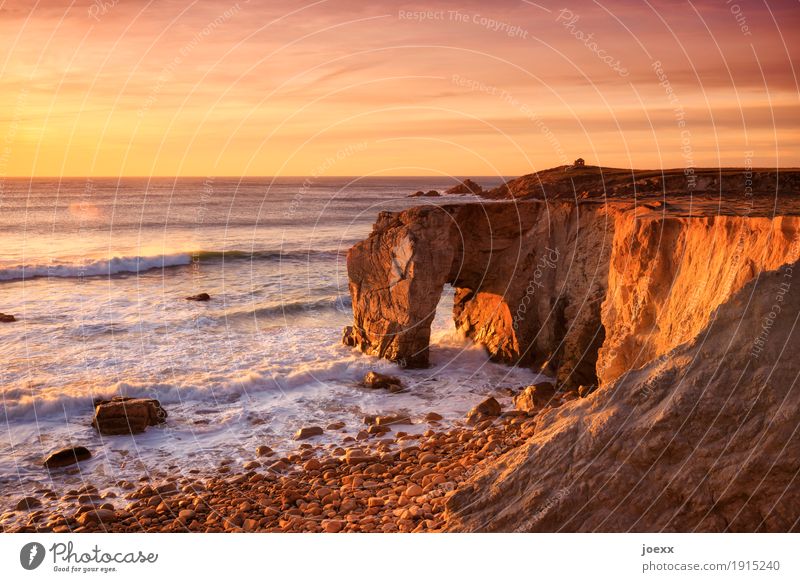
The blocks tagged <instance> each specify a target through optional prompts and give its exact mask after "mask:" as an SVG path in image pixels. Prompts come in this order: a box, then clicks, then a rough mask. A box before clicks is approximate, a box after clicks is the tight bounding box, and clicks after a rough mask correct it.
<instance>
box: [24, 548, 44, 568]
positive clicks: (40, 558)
mask: <svg viewBox="0 0 800 582" xmlns="http://www.w3.org/2000/svg"><path fill="white" fill-rule="evenodd" d="M44 554H45V552H44V546H43V545H42V544H40V543H39V542H30V543H27V544H25V545H24V546H22V549H21V550H20V551H19V563H20V564H22V567H23V568H25V569H26V570H35V569H36V568H38V567H39V566H41V565H42V562H44Z"/></svg>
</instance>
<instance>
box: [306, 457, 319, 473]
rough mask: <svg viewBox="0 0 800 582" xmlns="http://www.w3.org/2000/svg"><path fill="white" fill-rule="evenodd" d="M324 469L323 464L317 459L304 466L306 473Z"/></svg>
mask: <svg viewBox="0 0 800 582" xmlns="http://www.w3.org/2000/svg"><path fill="white" fill-rule="evenodd" d="M321 467H322V463H320V462H319V461H318V460H317V459H309V460H308V461H306V462H305V464H304V465H303V470H304V471H318V470H319V469H320V468H321Z"/></svg>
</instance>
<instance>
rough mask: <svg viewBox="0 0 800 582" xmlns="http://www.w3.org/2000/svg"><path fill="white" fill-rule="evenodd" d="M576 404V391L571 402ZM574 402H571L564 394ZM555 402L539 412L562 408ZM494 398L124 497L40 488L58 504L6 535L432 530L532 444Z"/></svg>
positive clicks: (27, 502) (260, 452) (521, 424)
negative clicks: (462, 415) (501, 464)
mask: <svg viewBox="0 0 800 582" xmlns="http://www.w3.org/2000/svg"><path fill="white" fill-rule="evenodd" d="M570 397H574V395H572V396H570ZM568 398H569V397H568ZM561 403H562V400H561V399H559V398H553V399H551V400H550V401H549V402H548V403H547V404H546V405H544V404H543V405H542V407H541V409H544V406H559V405H560V404H561ZM498 408H499V407H498V405H497V402H496V401H495V400H494V399H493V398H490V399H488V400H487V401H485V402H483V403H480V404H479V405H477V406H476V407H475V409H473V411H471V413H470V415H469V418H468V419H467V420H465V421H464V422H459V423H456V424H455V425H450V426H444V425H443V424H442V420H441V416H440V415H438V414H436V413H435V412H430V413H428V414H427V415H425V416H424V418H421V419H419V420H418V422H421V423H425V424H426V425H427V427H428V428H427V430H426V431H425V432H424V433H422V434H409V433H408V432H406V431H404V430H403V428H404V427H406V428H407V424H406V423H409V422H411V421H410V420H409V419H408V418H387V417H383V418H381V417H378V418H367V419H365V420H366V421H368V422H369V423H370V424H369V425H367V424H365V427H367V426H368V428H365V430H362V431H360V432H359V433H358V434H357V435H356V436H355V437H354V436H344V437H343V438H342V440H341V442H340V443H329V444H325V445H320V444H315V443H314V442H313V441H305V440H304V441H298V446H297V449H296V451H295V452H294V453H292V454H289V455H287V456H284V457H278V456H277V455H276V454H275V453H274V452H273V451H272V449H271V448H270V447H268V446H266V445H264V446H261V447H259V448H258V449H257V451H254V456H253V459H252V460H250V461H247V462H245V463H244V464H243V465H242V466H240V467H235V466H233V464H231V463H227V462H223V464H221V465H220V467H219V468H218V471H217V473H216V474H215V475H213V476H210V477H206V478H202V477H199V476H197V477H194V476H192V475H183V476H176V477H173V478H168V479H166V480H165V481H162V482H149V481H143V482H141V483H138V484H134V483H130V482H121V483H119V484H118V485H120V487H121V488H122V489H124V490H127V491H128V493H126V494H124V495H123V496H121V497H117V496H116V495H115V494H113V493H111V494H109V493H106V494H102V495H101V494H99V493H98V489H97V488H96V487H95V486H93V485H91V484H87V485H86V486H84V487H82V488H79V489H71V490H68V491H56V490H55V488H51V489H42V490H40V491H37V492H36V494H37V495H38V496H40V497H41V498H42V499H46V500H58V501H59V507H60V508H61V509H60V510H58V511H46V510H44V509H43V508H42V503H41V501H40V499H39V498H37V497H26V498H25V499H22V500H19V502H18V503H17V507H16V511H15V512H11V513H7V514H6V515H4V516H0V523H7V522H8V521H9V519H10V518H11V517H13V516H14V515H17V514H19V513H21V512H24V513H25V514H26V515H27V522H26V523H24V524H23V525H17V526H15V527H13V528H9V527H6V526H4V528H3V531H6V532H9V531H14V532H55V533H66V532H75V533H80V532H186V531H189V532H241V531H244V532H329V533H335V532H436V531H442V530H443V529H445V528H446V524H445V520H444V517H443V514H444V510H445V504H446V502H447V500H448V499H449V498H450V497H451V496H452V495H453V494H454V492H455V491H456V490H457V489H458V488H459V487H460V486H461V485H462V484H463V483H464V482H465V481H467V480H468V479H470V477H472V476H473V475H475V474H477V473H479V472H480V471H482V470H483V469H485V467H486V466H487V465H488V464H490V463H491V462H493V461H495V460H496V459H497V458H498V457H500V456H501V455H503V454H505V453H507V452H509V451H511V450H513V449H515V448H516V447H519V446H520V445H521V444H522V443H524V442H525V441H526V440H527V439H528V438H530V437H531V435H532V431H533V426H534V423H535V418H536V415H537V413H538V411H537V410H531V411H530V412H525V411H521V410H510V411H506V412H502V411H500V410H498Z"/></svg>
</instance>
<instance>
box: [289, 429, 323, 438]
mask: <svg viewBox="0 0 800 582" xmlns="http://www.w3.org/2000/svg"><path fill="white" fill-rule="evenodd" d="M324 432H325V431H324V430H322V427H321V426H304V427H303V428H301V429H300V430H298V431H297V432H296V433H295V435H294V440H296V441H301V440H303V439H308V438H311V437H315V436H319V435H321V434H322V433H324Z"/></svg>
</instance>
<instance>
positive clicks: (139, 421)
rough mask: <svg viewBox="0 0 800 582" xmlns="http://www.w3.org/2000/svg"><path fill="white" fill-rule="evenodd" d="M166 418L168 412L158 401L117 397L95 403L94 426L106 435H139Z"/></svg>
mask: <svg viewBox="0 0 800 582" xmlns="http://www.w3.org/2000/svg"><path fill="white" fill-rule="evenodd" d="M166 418H167V412H166V411H165V410H164V409H163V408H162V407H161V403H160V402H159V401H158V400H155V399H152V398H126V397H121V396H116V397H114V398H112V399H111V400H99V401H97V402H95V412H94V419H92V426H93V427H94V428H96V429H97V431H98V432H99V433H100V434H105V435H120V434H137V433H141V432H144V431H145V429H147V427H148V426H155V425H157V424H161V423H163V422H165V421H166Z"/></svg>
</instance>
